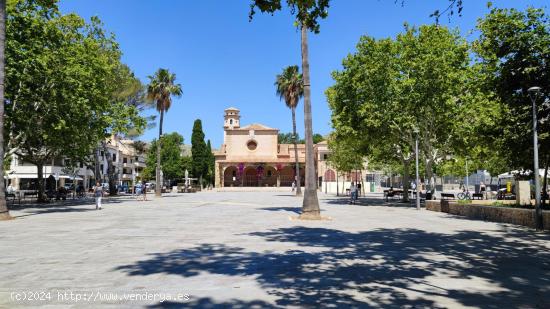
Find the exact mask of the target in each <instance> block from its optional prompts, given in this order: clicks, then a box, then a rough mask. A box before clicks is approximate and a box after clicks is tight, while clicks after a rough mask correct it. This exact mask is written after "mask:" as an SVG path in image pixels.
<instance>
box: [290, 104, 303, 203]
mask: <svg viewBox="0 0 550 309" xmlns="http://www.w3.org/2000/svg"><path fill="white" fill-rule="evenodd" d="M291 110H292V133H293V134H294V157H295V158H296V175H297V177H296V196H302V184H301V183H302V182H301V180H300V161H299V160H298V136H297V135H296V107H292V109H291Z"/></svg>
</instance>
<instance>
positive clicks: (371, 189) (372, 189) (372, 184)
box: [370, 182, 374, 192]
mask: <svg viewBox="0 0 550 309" xmlns="http://www.w3.org/2000/svg"><path fill="white" fill-rule="evenodd" d="M370 192H374V182H371V183H370Z"/></svg>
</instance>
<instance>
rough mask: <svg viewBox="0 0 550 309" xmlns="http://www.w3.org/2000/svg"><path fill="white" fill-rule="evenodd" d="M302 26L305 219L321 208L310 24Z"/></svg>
mask: <svg viewBox="0 0 550 309" xmlns="http://www.w3.org/2000/svg"><path fill="white" fill-rule="evenodd" d="M301 27H302V37H301V45H302V72H303V74H304V78H303V80H304V125H305V134H304V135H305V140H306V184H305V193H304V202H303V204H302V214H301V215H300V218H303V219H320V218H321V210H320V208H319V200H318V199H317V180H316V179H315V178H316V176H315V154H314V153H313V124H312V116H311V84H310V80H309V48H308V42H307V32H308V26H307V24H306V23H305V22H302V23H301Z"/></svg>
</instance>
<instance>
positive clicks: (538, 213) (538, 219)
mask: <svg viewBox="0 0 550 309" xmlns="http://www.w3.org/2000/svg"><path fill="white" fill-rule="evenodd" d="M527 91H528V92H529V97H530V98H531V103H533V176H534V177H535V224H536V228H537V230H542V228H543V227H542V209H541V208H540V180H539V142H538V137H537V106H536V100H537V96H539V94H540V91H541V88H540V87H531V88H529V89H528V90H527Z"/></svg>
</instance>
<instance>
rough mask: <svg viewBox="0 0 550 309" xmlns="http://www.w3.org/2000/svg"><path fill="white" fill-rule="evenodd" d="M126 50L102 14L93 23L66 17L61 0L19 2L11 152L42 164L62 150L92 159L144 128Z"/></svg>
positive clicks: (12, 44)
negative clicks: (109, 143)
mask: <svg viewBox="0 0 550 309" xmlns="http://www.w3.org/2000/svg"><path fill="white" fill-rule="evenodd" d="M120 56H121V52H120V50H119V46H118V44H117V42H116V41H115V39H114V37H113V36H112V35H111V34H108V33H106V32H105V30H104V29H103V25H102V23H101V21H100V20H99V19H98V18H96V17H93V18H92V19H91V20H90V21H89V22H86V21H85V20H84V19H82V18H81V17H79V16H78V15H76V14H68V15H62V14H61V13H60V11H59V8H58V7H57V1H45V0H43V1H38V0H19V1H11V2H10V3H9V5H8V8H7V22H6V89H5V94H6V102H5V108H6V119H5V122H6V128H9V132H8V141H9V142H8V149H9V153H16V154H17V155H19V156H20V157H22V158H23V159H24V160H25V161H27V162H31V163H34V164H36V165H37V166H41V165H42V164H44V162H46V161H47V160H50V159H51V158H52V157H61V156H62V157H65V158H67V159H69V160H70V161H73V162H74V161H78V160H84V159H85V158H87V157H88V156H89V155H90V153H92V151H93V149H94V148H95V147H96V146H97V145H98V143H99V141H101V140H103V139H104V138H105V137H106V136H108V135H110V134H112V133H116V132H122V133H123V132H127V131H128V130H129V129H130V128H138V129H139V128H141V127H142V125H143V121H142V120H143V119H142V118H141V117H139V114H138V110H137V109H136V108H135V106H133V105H132V104H128V100H127V99H128V96H127V95H126V93H122V92H121V91H120V90H121V88H119V87H121V85H122V84H125V83H126V82H128V81H131V80H133V81H135V77H133V75H132V74H131V72H130V71H129V70H128V69H127V67H125V66H124V65H123V64H122V63H121V61H120ZM39 170H40V168H39ZM39 174H40V172H39ZM39 176H40V175H39ZM39 181H40V177H39Z"/></svg>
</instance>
